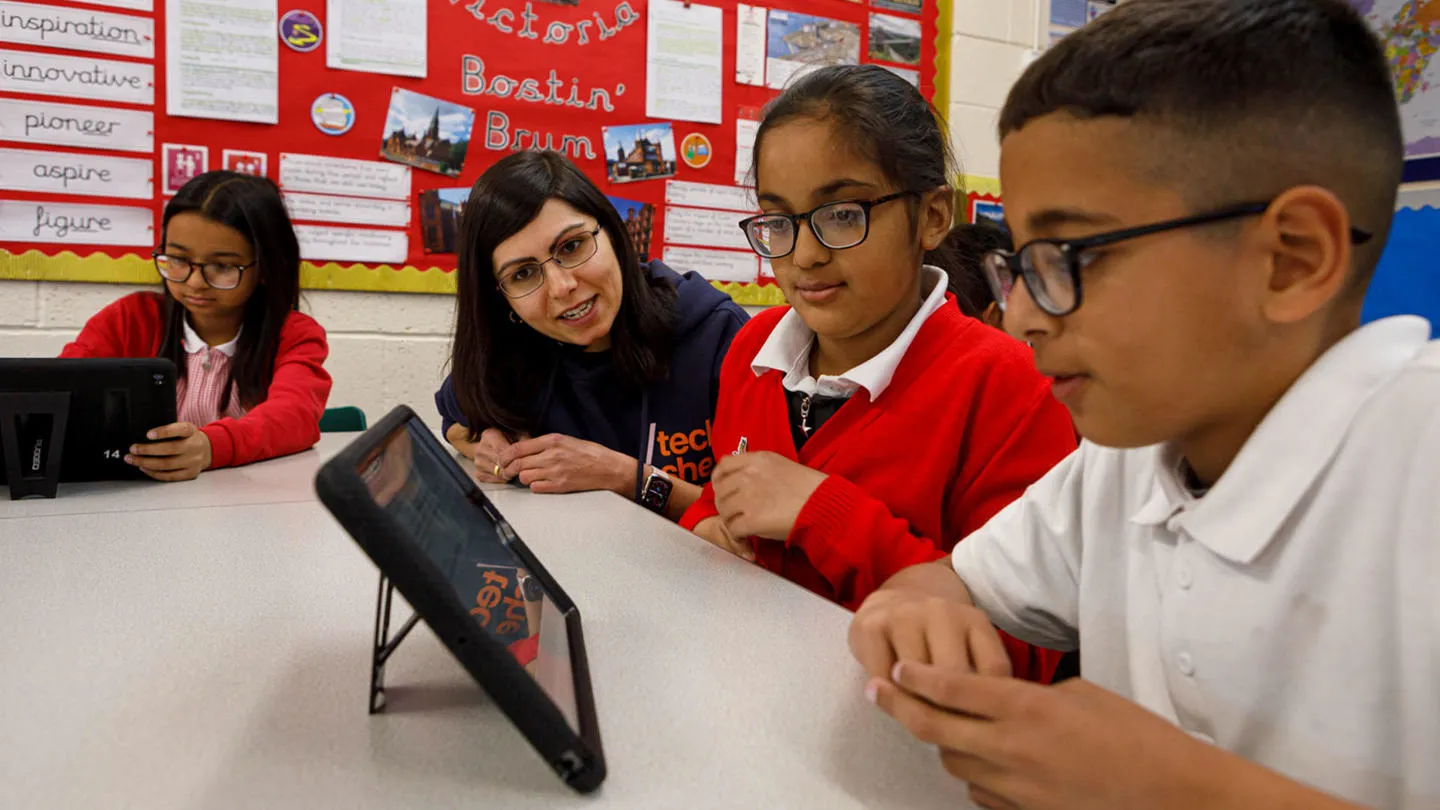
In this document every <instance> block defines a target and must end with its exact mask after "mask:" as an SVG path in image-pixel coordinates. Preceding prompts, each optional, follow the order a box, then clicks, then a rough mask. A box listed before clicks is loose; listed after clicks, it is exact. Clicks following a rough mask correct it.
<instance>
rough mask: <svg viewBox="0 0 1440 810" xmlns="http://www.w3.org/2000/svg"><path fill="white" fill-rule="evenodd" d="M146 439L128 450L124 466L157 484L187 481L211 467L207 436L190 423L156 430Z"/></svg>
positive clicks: (146, 436)
mask: <svg viewBox="0 0 1440 810" xmlns="http://www.w3.org/2000/svg"><path fill="white" fill-rule="evenodd" d="M145 438H147V439H149V440H150V441H149V442H146V443H144V444H136V445H132V446H131V447H130V453H129V455H127V456H125V463H126V464H131V465H133V466H136V467H139V468H140V471H141V472H143V473H145V474H146V475H148V476H150V477H151V478H154V479H155V480H156V481H189V480H190V479H192V478H195V477H196V476H198V475H200V471H201V470H204V469H206V468H207V467H209V466H210V462H211V460H212V459H211V456H210V437H209V436H206V435H205V432H204V431H202V430H200V429H198V428H196V427H195V426H194V425H192V424H190V423H189V422H176V423H174V424H171V425H166V426H164V427H158V428H155V429H154V430H152V431H150V432H149V433H147V434H145Z"/></svg>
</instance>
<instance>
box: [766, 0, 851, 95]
mask: <svg viewBox="0 0 1440 810" xmlns="http://www.w3.org/2000/svg"><path fill="white" fill-rule="evenodd" d="M858 64H860V26H858V25H856V24H855V23H851V22H842V21H841V20H832V19H829V18H828V17H812V16H810V15H809V14H799V13H796V12H794V11H780V10H778V9H772V10H771V11H770V20H769V24H768V27H767V29H766V41H765V85H766V86H767V87H770V88H772V89H776V90H779V89H783V88H784V87H785V86H786V85H787V84H789V83H790V81H791V80H792V79H793V78H794V77H795V76H796V75H797V74H800V73H802V72H804V71H805V70H807V69H814V68H816V67H820V66H823V65H858Z"/></svg>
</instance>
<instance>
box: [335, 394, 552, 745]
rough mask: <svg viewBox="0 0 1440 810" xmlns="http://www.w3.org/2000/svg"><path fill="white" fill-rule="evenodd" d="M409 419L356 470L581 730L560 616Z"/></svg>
mask: <svg viewBox="0 0 1440 810" xmlns="http://www.w3.org/2000/svg"><path fill="white" fill-rule="evenodd" d="M424 429H425V428H424V427H423V426H417V425H416V424H415V423H413V422H412V423H408V424H407V425H406V426H405V429H404V430H397V431H395V432H394V433H393V434H391V436H390V438H389V440H388V441H387V442H386V443H385V444H384V445H383V446H382V447H381V448H380V449H379V450H378V451H377V452H376V454H375V455H374V456H372V457H370V458H369V459H368V460H367V461H366V462H365V465H364V468H363V469H361V470H360V471H359V472H360V475H361V477H362V478H363V479H364V480H365V484H366V486H367V487H368V489H369V491H370V495H371V496H372V497H373V498H374V499H375V503H376V504H377V505H379V506H381V507H382V508H384V509H385V511H386V512H388V513H389V514H390V515H391V516H393V517H394V518H395V519H396V520H397V521H398V522H399V523H400V526H401V528H402V529H403V530H404V532H405V534H406V535H407V537H408V538H409V539H410V541H411V542H413V543H415V544H416V546H417V547H418V548H419V549H420V550H421V551H423V552H424V553H425V555H426V556H427V557H429V558H430V561H431V562H433V563H434V564H435V567H436V568H438V569H440V572H441V573H442V574H443V575H444V576H445V578H446V579H447V580H448V581H449V582H450V584H451V585H452V586H453V587H454V589H455V595H456V597H457V598H459V600H460V602H461V604H463V605H465V606H466V607H467V609H468V610H469V612H470V616H471V617H472V618H473V619H474V620H475V623H476V624H477V625H478V626H479V627H480V628H481V629H483V630H484V631H485V632H486V633H488V634H489V635H490V637H491V638H493V639H495V640H496V641H498V642H500V643H501V644H502V645H504V646H505V647H506V648H507V649H509V650H510V652H511V653H512V654H513V655H514V656H515V660H517V661H518V662H520V664H521V666H523V667H524V668H525V671H526V672H529V673H530V675H531V676H532V677H533V678H535V680H536V682H537V683H539V684H540V687H541V688H542V689H544V690H545V693H546V694H547V695H549V696H550V700H551V701H553V702H554V703H555V705H556V706H557V707H559V709H560V711H561V713H562V714H564V715H565V719H566V720H567V721H569V723H570V727H571V728H572V729H574V730H575V731H576V733H579V731H580V724H579V719H578V711H577V709H576V706H575V681H574V676H573V673H572V671H571V668H570V647H569V643H568V639H567V638H566V627H565V616H564V614H562V613H561V612H560V610H559V609H557V608H556V607H555V605H554V602H553V601H551V600H550V599H549V598H547V596H546V594H545V589H544V588H543V587H542V586H541V584H540V583H539V581H538V580H536V579H535V578H533V577H532V576H531V575H530V572H529V571H526V570H525V568H524V566H523V564H522V562H521V560H520V559H519V558H518V557H517V556H516V555H515V554H514V552H512V551H511V550H510V548H509V547H508V546H506V545H505V543H504V541H503V540H501V538H500V534H499V531H498V530H497V529H496V526H495V524H494V522H492V521H491V519H490V516H489V515H487V514H486V513H485V511H484V510H483V509H481V508H480V507H479V506H478V505H476V504H474V503H472V502H471V501H470V499H469V498H468V497H466V495H465V492H464V490H462V489H461V488H460V486H459V485H458V484H457V483H456V482H455V480H454V478H453V475H452V473H451V471H449V470H448V469H447V466H446V465H451V464H453V463H454V462H452V461H451V460H450V459H448V458H444V457H443V456H440V455H438V454H436V453H434V452H433V451H432V450H430V449H429V447H428V446H427V445H426V444H425V443H423V442H418V441H416V440H415V439H414V436H413V431H416V430H424Z"/></svg>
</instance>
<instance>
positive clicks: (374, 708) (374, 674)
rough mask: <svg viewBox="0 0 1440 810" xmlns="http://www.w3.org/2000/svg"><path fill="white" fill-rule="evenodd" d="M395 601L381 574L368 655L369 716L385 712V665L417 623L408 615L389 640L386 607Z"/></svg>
mask: <svg viewBox="0 0 1440 810" xmlns="http://www.w3.org/2000/svg"><path fill="white" fill-rule="evenodd" d="M394 601H395V584H394V583H393V582H391V581H390V578H389V577H387V576H385V575H384V574H383V573H382V574H381V575H380V590H379V592H378V593H377V594H376V596H375V646H374V648H373V650H372V651H371V655H370V713H371V714H378V713H380V712H382V711H384V710H385V662H386V661H389V660H390V654H391V653H393V652H395V649H396V648H397V647H399V646H400V642H402V641H404V640H405V637H406V636H408V635H410V631H411V630H414V629H415V625H416V623H418V622H419V621H420V616H419V614H415V613H412V614H410V618H408V619H406V620H405V623H404V624H402V625H400V630H399V631H398V632H396V633H395V637H394V638H391V637H390V605H391V603H392V602H394Z"/></svg>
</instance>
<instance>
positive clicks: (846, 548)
mask: <svg viewBox="0 0 1440 810" xmlns="http://www.w3.org/2000/svg"><path fill="white" fill-rule="evenodd" d="M948 143H949V141H948V139H947V137H946V134H945V132H944V131H943V129H942V127H941V124H940V122H939V121H938V119H937V118H936V116H935V114H934V111H933V110H932V109H931V107H930V105H929V103H927V102H926V101H925V99H924V98H923V97H922V96H921V95H920V93H919V91H917V90H916V89H915V88H913V87H911V86H910V84H909V83H908V82H906V81H905V80H904V79H901V78H899V77H898V76H896V75H894V74H892V73H890V72H889V71H887V70H885V69H883V68H880V67H876V66H858V67H857V66H851V67H831V68H823V69H820V70H817V71H815V72H813V73H810V74H809V75H807V76H806V77H804V78H802V79H801V80H799V81H797V82H796V83H794V84H793V85H791V86H790V88H789V89H787V90H786V91H785V92H784V94H782V95H781V96H780V97H779V98H778V99H777V100H776V101H775V102H773V104H772V106H771V107H770V108H769V109H768V110H767V112H766V114H765V117H764V120H763V121H762V122H761V125H760V129H759V131H758V132H757V134H756V139H755V153H754V157H755V166H754V171H755V180H756V191H757V195H758V199H759V202H760V207H761V209H762V211H763V213H761V214H760V215H758V216H755V217H751V218H749V219H746V220H744V221H743V222H741V223H740V227H741V228H742V229H743V230H744V231H745V234H746V236H747V237H748V238H749V241H750V244H751V246H752V247H753V248H754V249H755V252H756V253H758V254H760V256H762V257H764V258H767V259H769V260H770V263H771V267H772V268H773V269H774V272H775V279H776V281H777V282H778V283H779V285H780V287H781V289H782V290H783V291H784V292H785V296H786V299H787V300H788V301H789V302H790V304H791V307H790V308H776V309H773V310H770V311H767V312H765V313H764V314H762V315H759V316H757V317H756V318H755V319H754V320H753V321H751V322H750V324H749V325H748V326H747V327H746V328H745V329H744V330H742V331H741V333H740V334H739V335H737V336H736V338H735V345H734V346H733V347H732V350H731V352H730V355H729V357H728V359H727V360H726V362H725V365H724V368H723V370H722V371H721V378H720V402H719V406H718V409H717V411H716V415H715V429H714V438H715V442H716V446H717V448H718V450H719V451H721V452H723V453H727V454H729V453H733V454H734V455H727V456H725V457H724V458H723V459H722V460H721V462H720V463H719V465H718V466H717V467H716V470H715V475H714V478H713V480H712V481H711V483H710V485H708V486H706V487H705V490H704V492H703V494H702V495H701V497H700V499H699V500H698V501H697V502H696V503H695V505H694V506H693V507H691V508H690V510H689V511H687V512H686V514H685V515H684V517H683V519H682V521H681V522H682V525H684V526H686V527H687V528H692V529H693V530H694V531H695V532H696V533H697V534H699V535H700V536H702V537H704V538H705V539H707V540H709V541H710V542H712V543H714V544H715V545H718V546H720V547H722V548H725V549H727V550H729V551H732V552H733V553H736V554H738V555H740V556H742V557H744V558H745V559H749V560H754V561H755V562H757V563H758V564H760V565H762V566H764V567H765V568H768V569H770V570H771V571H775V572H777V573H779V574H781V575H782V576H784V577H786V578H787V579H790V580H792V581H794V582H796V583H799V584H800V585H803V586H805V587H806V588H809V589H810V590H812V591H814V592H816V593H818V594H821V595H822V596H825V597H827V598H829V599H832V600H834V601H836V602H839V603H840V604H842V605H844V606H846V607H849V608H851V609H854V608H855V607H857V606H858V605H859V604H860V602H861V601H862V600H863V599H864V598H865V597H866V596H868V595H869V594H870V593H871V592H872V591H874V590H875V589H876V588H878V587H879V586H880V585H881V583H883V582H884V581H885V580H886V579H887V578H888V577H890V576H891V575H892V574H894V573H896V572H898V571H900V570H901V569H902V568H905V567H906V566H909V565H913V564H915V563H919V562H924V561H930V560H935V559H938V558H941V557H944V556H945V554H946V553H947V552H949V551H950V549H951V548H953V547H954V546H955V544H956V543H957V542H958V541H960V540H961V539H962V538H964V537H965V535H967V534H969V533H970V532H971V531H973V530H975V529H977V528H979V527H980V526H981V525H983V524H984V523H985V521H986V520H988V519H989V518H990V516H991V515H993V514H995V513H996V512H997V511H999V510H1000V509H1001V508H1002V507H1003V506H1005V505H1006V504H1007V503H1009V502H1010V501H1011V500H1013V499H1014V498H1016V497H1017V496H1019V495H1020V494H1021V492H1023V491H1024V490H1025V488H1026V487H1027V486H1028V485H1029V484H1030V483H1031V482H1033V481H1035V480H1036V479H1038V478H1039V477H1040V476H1041V475H1043V474H1044V473H1045V472H1046V471H1047V470H1049V469H1050V468H1051V467H1052V466H1053V465H1054V464H1055V463H1056V462H1058V461H1060V459H1062V458H1064V457H1065V456H1066V455H1067V454H1068V453H1069V452H1070V451H1071V450H1073V449H1074V447H1075V434H1074V432H1073V430H1072V429H1071V426H1070V419H1069V417H1068V416H1067V415H1066V412H1065V409H1064V408H1062V407H1060V405H1059V404H1058V403H1057V402H1056V401H1055V400H1054V398H1053V397H1052V396H1051V395H1050V390H1049V386H1048V385H1047V383H1046V381H1045V379H1044V378H1043V377H1041V376H1040V375H1039V374H1038V373H1037V372H1036V371H1035V370H1034V367H1033V364H1032V363H1031V361H1030V358H1029V356H1028V353H1027V350H1026V348H1025V346H1024V344H1022V343H1019V342H1017V341H1015V340H1013V339H1011V338H1009V337H1008V336H1006V335H1004V334H1003V333H1001V332H999V331H997V330H994V329H990V328H987V327H985V326H983V325H982V324H981V323H980V322H978V321H976V320H974V319H972V318H968V317H966V316H965V315H964V314H962V312H961V311H960V308H959V307H958V306H957V305H956V304H955V302H954V301H955V299H954V297H953V296H951V295H947V293H946V286H947V283H948V280H947V278H946V275H945V273H944V272H943V271H942V270H940V269H939V268H936V267H931V266H927V265H924V264H923V261H924V257H925V256H926V254H927V253H928V252H930V251H934V250H936V249H937V248H938V247H939V246H940V245H941V243H942V242H943V241H944V239H945V237H946V235H947V234H948V233H949V231H950V225H951V220H952V216H953V205H954V197H955V194H954V191H953V189H952V188H951V186H950V178H951V177H952V176H953V175H952V174H951V162H952V158H951V155H950V150H949V147H948ZM932 643H933V644H937V645H950V646H954V643H953V639H948V638H945V639H935V640H934V641H933V642H932ZM1006 644H1007V648H1008V650H1009V652H1010V657H1011V659H1012V661H1013V663H1014V667H1015V671H1016V674H1018V675H1023V676H1026V677H1030V678H1034V679H1042V680H1043V679H1047V678H1048V677H1049V676H1050V673H1051V672H1052V671H1053V669H1054V663H1055V661H1056V660H1058V656H1056V655H1054V654H1050V653H1041V652H1040V651H1037V650H1034V649H1032V648H1030V647H1028V646H1027V645H1024V644H1022V643H1021V642H1018V641H1016V640H1014V639H1007V641H1006Z"/></svg>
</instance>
